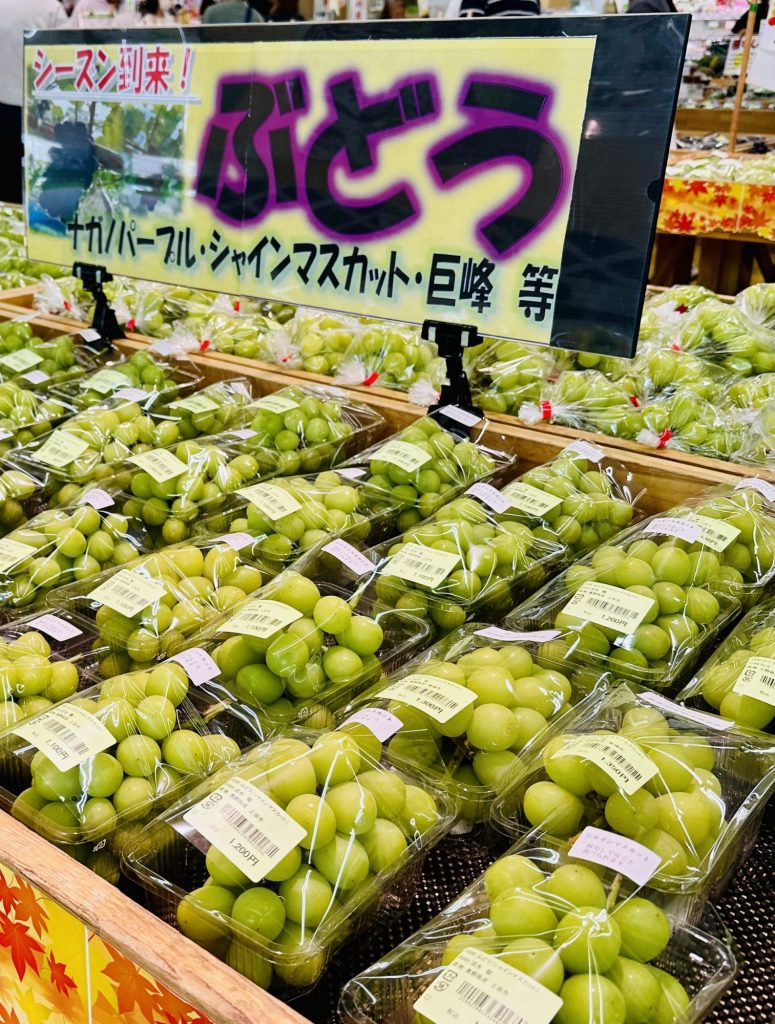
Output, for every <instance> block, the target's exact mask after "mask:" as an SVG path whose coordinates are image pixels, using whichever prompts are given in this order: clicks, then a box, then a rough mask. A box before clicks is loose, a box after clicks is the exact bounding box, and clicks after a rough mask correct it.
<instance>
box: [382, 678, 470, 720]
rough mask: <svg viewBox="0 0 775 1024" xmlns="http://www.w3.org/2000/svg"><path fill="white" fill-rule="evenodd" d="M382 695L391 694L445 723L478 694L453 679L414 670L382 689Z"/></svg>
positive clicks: (391, 696) (391, 697)
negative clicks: (427, 674) (440, 677)
mask: <svg viewBox="0 0 775 1024" xmlns="http://www.w3.org/2000/svg"><path fill="white" fill-rule="evenodd" d="M379 696H380V697H389V698H390V699H391V700H397V701H400V702H401V703H402V704H409V705H410V706H411V707H413V708H417V709H418V710H420V711H424V712H425V714H426V715H430V717H431V718H433V719H434V720H435V721H437V722H439V723H440V724H441V725H443V724H444V723H445V722H448V721H449V720H450V718H454V717H455V715H456V714H457V713H458V712H459V711H462V710H463V708H467V707H468V706H469V705H471V704H473V703H474V701H475V700H476V694H475V693H474V692H473V690H469V689H468V687H466V686H461V685H460V683H453V682H451V681H450V680H449V679H438V678H437V677H436V676H426V675H423V674H422V673H421V672H412V673H411V675H408V676H405V677H404V678H403V679H401V680H400V681H399V682H397V683H392V684H391V685H390V686H387V687H385V689H384V690H380V692H379Z"/></svg>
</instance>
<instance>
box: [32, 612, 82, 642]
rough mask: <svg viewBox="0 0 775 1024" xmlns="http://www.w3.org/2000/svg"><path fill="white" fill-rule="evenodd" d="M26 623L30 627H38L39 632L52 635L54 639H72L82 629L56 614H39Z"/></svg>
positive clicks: (80, 632)
mask: <svg viewBox="0 0 775 1024" xmlns="http://www.w3.org/2000/svg"><path fill="white" fill-rule="evenodd" d="M27 625H28V626H30V627H31V628H32V629H39V630H40V632H41V633H45V634H46V636H50V637H53V638H54V640H74V639H75V637H77V636H82V635H83V630H82V629H79V628H78V627H77V626H74V625H73V624H72V622H67V621H66V620H65V619H60V617H59V616H58V615H50V614H46V615H39V616H38V618H37V619H32V620H31V621H30V622H28V623H27Z"/></svg>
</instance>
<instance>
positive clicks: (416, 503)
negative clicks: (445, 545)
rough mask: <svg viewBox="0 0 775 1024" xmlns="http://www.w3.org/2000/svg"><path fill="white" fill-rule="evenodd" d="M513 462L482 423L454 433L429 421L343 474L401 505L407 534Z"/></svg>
mask: <svg viewBox="0 0 775 1024" xmlns="http://www.w3.org/2000/svg"><path fill="white" fill-rule="evenodd" d="M515 460H516V456H515V455H513V454H512V453H511V452H506V451H503V450H499V449H498V434H497V430H496V429H494V428H493V427H492V426H491V425H489V424H487V423H485V422H484V421H480V422H479V423H477V424H475V425H474V426H472V427H470V428H469V427H466V428H465V429H462V430H461V431H460V432H459V433H457V432H455V433H453V432H452V430H446V429H445V428H444V427H442V426H441V425H440V423H439V422H438V420H436V419H434V418H433V417H432V416H426V417H425V418H424V419H421V420H417V422H416V423H413V424H412V425H411V426H409V427H406V428H405V429H404V430H401V431H399V433H397V434H393V435H392V436H391V437H389V438H387V440H385V441H382V442H380V443H379V444H375V445H372V447H371V448H367V449H366V450H365V451H361V452H359V453H358V454H357V455H353V456H352V458H350V459H349V460H348V461H347V462H346V463H345V464H344V466H343V467H341V468H340V472H341V471H345V472H346V475H348V476H350V477H352V478H353V479H358V480H363V481H364V482H365V483H366V484H367V485H368V486H369V487H371V488H372V489H373V490H374V491H375V492H376V493H378V494H379V495H381V496H384V497H385V499H386V500H390V501H393V500H398V501H400V503H401V505H402V506H403V509H404V511H403V512H402V514H401V515H400V516H399V519H398V529H399V530H402V531H403V530H408V529H410V527H412V526H414V525H415V524H416V523H419V522H420V520H421V519H425V518H427V517H428V516H430V515H432V514H433V513H434V512H435V511H436V510H437V509H439V508H441V506H442V505H444V504H445V502H448V501H449V500H450V499H452V498H454V497H455V496H456V495H457V494H460V492H461V491H462V490H464V489H465V488H466V487H469V486H470V485H471V484H473V483H475V482H476V481H477V480H488V479H490V478H496V479H497V478H498V477H499V476H500V475H501V474H502V472H503V471H504V470H505V469H507V468H508V467H510V466H511V465H513V463H514V462H515Z"/></svg>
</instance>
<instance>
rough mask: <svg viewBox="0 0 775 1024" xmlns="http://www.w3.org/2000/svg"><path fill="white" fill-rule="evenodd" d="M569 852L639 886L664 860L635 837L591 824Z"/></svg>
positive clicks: (646, 880) (643, 883) (644, 882)
mask: <svg viewBox="0 0 775 1024" xmlns="http://www.w3.org/2000/svg"><path fill="white" fill-rule="evenodd" d="M569 854H570V856H571V857H574V858H576V859H578V860H589V861H591V862H592V863H593V864H602V866H603V867H604V868H610V869H611V870H612V871H618V872H620V873H621V874H622V875H624V876H625V877H626V878H629V879H631V880H632V881H633V882H635V883H636V885H645V884H646V882H648V880H649V879H650V878H651V877H652V875H653V874H654V872H655V871H656V870H657V868H658V867H659V865H660V864H661V862H662V858H661V857H660V856H659V854H658V853H654V852H653V851H652V850H649V849H648V847H646V846H641V844H640V843H636V842H635V840H634V839H628V838H627V836H620V835H617V833H616V832H606V831H605V829H602V828H595V827H594V826H592V825H587V827H586V828H585V829H584V831H583V832H582V833H581V835H580V836H579V837H578V838H577V839H575V840H574V842H573V845H572V846H571V848H570V851H569Z"/></svg>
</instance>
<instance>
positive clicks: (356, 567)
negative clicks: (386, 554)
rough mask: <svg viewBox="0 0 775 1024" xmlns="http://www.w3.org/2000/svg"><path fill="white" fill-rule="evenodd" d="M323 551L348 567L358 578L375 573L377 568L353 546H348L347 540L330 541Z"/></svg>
mask: <svg viewBox="0 0 775 1024" xmlns="http://www.w3.org/2000/svg"><path fill="white" fill-rule="evenodd" d="M323 551H327V552H328V554H329V555H333V556H334V558H336V559H338V560H339V561H340V562H341V563H342V565H346V566H347V568H348V569H350V570H351V571H352V572H353V573H354V574H355V575H356V576H363V574H364V573H367V572H374V568H375V567H374V565H372V563H371V562H370V561H369V560H368V558H367V557H366V556H365V555H363V554H361V552H360V551H358V549H357V548H354V547H353V546H352V544H348V543H347V541H346V540H341V538H337V539H336V540H332V541H329V542H328V544H326V546H325V547H324V548H323Z"/></svg>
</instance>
